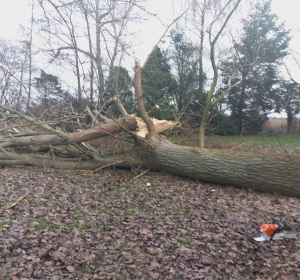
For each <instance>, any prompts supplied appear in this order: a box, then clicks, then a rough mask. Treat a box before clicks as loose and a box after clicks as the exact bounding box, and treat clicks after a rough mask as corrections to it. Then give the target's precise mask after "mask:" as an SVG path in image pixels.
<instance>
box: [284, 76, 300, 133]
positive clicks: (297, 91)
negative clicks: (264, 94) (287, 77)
mask: <svg viewBox="0 0 300 280" xmlns="http://www.w3.org/2000/svg"><path fill="white" fill-rule="evenodd" d="M279 96H280V100H279V106H280V109H279V110H283V111H284V112H285V113H286V115H287V133H288V134H290V133H291V132H292V124H293V120H294V118H295V116H296V115H297V114H299V113H300V84H299V83H297V82H295V81H283V82H282V84H281V85H280V95H279Z"/></svg>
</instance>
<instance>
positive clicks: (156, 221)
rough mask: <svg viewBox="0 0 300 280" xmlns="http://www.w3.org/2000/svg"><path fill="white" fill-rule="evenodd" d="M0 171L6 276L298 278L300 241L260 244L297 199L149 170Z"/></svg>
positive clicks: (294, 211)
mask: <svg viewBox="0 0 300 280" xmlns="http://www.w3.org/2000/svg"><path fill="white" fill-rule="evenodd" d="M141 171H142V170H136V171H133V172H130V171H126V170H114V169H108V170H105V171H102V172H100V173H98V174H96V175H90V174H86V173H85V172H73V171H53V170H41V169H31V168H23V167H19V168H5V169H0V210H1V209H4V208H5V207H6V206H8V205H10V204H12V203H13V202H14V201H15V200H17V199H18V198H19V197H21V196H22V195H24V194H25V193H26V192H27V191H31V193H30V194H29V196H27V197H26V198H25V199H24V200H22V201H21V202H20V203H18V204H17V205H16V206H15V207H14V208H11V209H9V210H7V211H5V212H4V213H2V214H1V215H0V268H2V275H3V276H4V279H12V280H17V279H20V280H21V279H22V280H25V279H51V280H55V279H56V280H58V279H81V280H82V279H300V239H298V240H283V241H276V242H275V241H274V242H262V243H259V242H255V241H254V240H253V239H252V238H251V237H252V236H253V235H254V234H255V233H257V231H258V229H259V226H260V224H262V223H266V222H271V221H272V219H273V218H280V219H283V220H285V221H286V222H287V224H288V225H289V226H290V227H291V228H292V229H293V230H294V231H300V220H299V219H300V217H299V213H300V199H296V198H290V197H283V196H279V195H276V194H263V193H259V192H254V191H249V190H245V189H238V188H233V187H230V186H227V187H226V186H219V185H213V184H206V183H203V182H197V181H192V180H189V179H184V178H179V177H175V176H171V175H169V174H165V173H154V172H153V173H152V172H149V173H147V174H146V175H144V176H142V177H140V178H139V179H137V180H133V178H134V176H136V175H137V174H138V173H139V172H141Z"/></svg>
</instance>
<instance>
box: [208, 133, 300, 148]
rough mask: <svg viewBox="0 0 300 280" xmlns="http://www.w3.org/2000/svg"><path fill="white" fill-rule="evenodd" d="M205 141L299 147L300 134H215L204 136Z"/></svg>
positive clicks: (211, 143) (271, 146) (212, 143)
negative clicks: (213, 135)
mask: <svg viewBox="0 0 300 280" xmlns="http://www.w3.org/2000/svg"><path fill="white" fill-rule="evenodd" d="M206 141H207V143H208V144H210V145H218V144H219V145H222V144H223V145H225V144H231V145H246V146H252V147H257V146H263V147H266V148H268V147H269V148H277V147H286V148H291V149H294V148H300V135H278V136H265V135H250V136H215V137H206Z"/></svg>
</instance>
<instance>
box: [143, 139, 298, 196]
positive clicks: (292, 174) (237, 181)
mask: <svg viewBox="0 0 300 280" xmlns="http://www.w3.org/2000/svg"><path fill="white" fill-rule="evenodd" d="M150 143H151V145H152V146H153V147H154V149H150V148H146V147H145V148H144V149H140V150H138V155H139V157H140V159H143V163H144V165H145V166H146V167H148V168H153V169H158V170H166V171H169V172H171V173H173V174H176V175H180V176H186V177H190V178H194V179H199V180H202V181H206V182H212V183H217V184H222V185H229V186H236V187H242V188H250V189H254V190H261V191H265V192H270V193H274V192H276V193H281V194H284V195H291V196H297V197H300V155H295V154H293V155H279V154H253V153H246V152H238V151H232V150H217V149H203V148H196V147H186V146H179V145H175V144H173V143H171V142H169V141H167V140H165V139H161V138H153V139H151V142H150Z"/></svg>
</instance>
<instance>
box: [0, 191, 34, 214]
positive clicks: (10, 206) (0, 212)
mask: <svg viewBox="0 0 300 280" xmlns="http://www.w3.org/2000/svg"><path fill="white" fill-rule="evenodd" d="M29 194H30V191H29V192H27V193H25V194H24V195H23V196H21V197H20V198H18V199H17V200H16V201H15V202H14V203H13V204H11V205H9V206H7V207H5V208H4V209H3V210H1V211H0V215H1V214H2V213H4V212H5V211H6V210H8V209H10V208H13V207H14V206H16V205H17V204H18V203H19V202H20V201H21V200H22V199H24V198H25V197H26V196H28V195H29Z"/></svg>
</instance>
